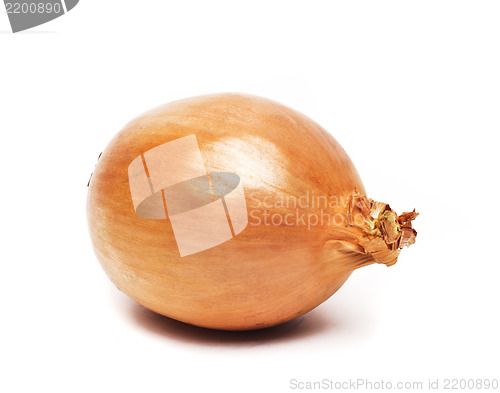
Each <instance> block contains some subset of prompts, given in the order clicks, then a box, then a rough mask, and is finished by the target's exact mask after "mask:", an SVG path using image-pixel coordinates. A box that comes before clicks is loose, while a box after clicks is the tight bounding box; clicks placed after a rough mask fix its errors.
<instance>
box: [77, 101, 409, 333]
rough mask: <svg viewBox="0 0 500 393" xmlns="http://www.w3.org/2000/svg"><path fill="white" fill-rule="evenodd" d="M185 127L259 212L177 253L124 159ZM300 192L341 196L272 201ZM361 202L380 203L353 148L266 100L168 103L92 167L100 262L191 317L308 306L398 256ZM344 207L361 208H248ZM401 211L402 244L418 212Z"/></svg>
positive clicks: (253, 319) (260, 320) (128, 287)
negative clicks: (304, 217) (271, 220)
mask: <svg viewBox="0 0 500 393" xmlns="http://www.w3.org/2000/svg"><path fill="white" fill-rule="evenodd" d="M192 134H194V135H196V139H197V142H198V145H199V148H200V151H201V154H202V157H203V161H204V163H205V166H206V169H207V172H230V173H235V174H238V175H239V176H240V179H241V183H242V185H243V188H244V192H245V198H246V204H247V208H248V211H249V214H250V213H252V212H253V217H254V219H252V218H251V219H249V224H248V226H247V227H246V228H245V229H244V230H243V231H242V232H241V233H240V234H238V235H237V236H235V237H234V238H232V239H231V240H229V241H226V242H225V243H222V244H220V245H218V246H216V247H214V248H211V249H208V250H205V251H202V252H199V253H195V254H192V255H188V256H184V257H180V255H179V250H178V247H177V244H176V241H175V237H174V234H173V230H172V225H171V223H170V222H169V220H148V219H143V218H141V217H139V216H138V215H137V214H136V212H135V211H134V206H133V205H132V199H131V191H130V184H129V179H128V167H129V165H130V163H131V162H132V161H133V160H134V159H135V158H136V157H138V156H140V155H141V154H143V153H144V152H146V151H148V150H150V149H152V148H154V147H156V146H159V145H161V144H163V143H166V142H169V141H172V140H175V139H177V138H181V137H185V136H188V135H192ZM306 195H309V196H325V197H329V198H330V200H333V199H334V198H336V200H337V201H338V203H337V205H335V206H332V204H329V205H328V206H326V205H321V206H312V204H311V203H310V202H309V204H308V205H307V206H306V208H299V213H297V208H296V207H293V206H281V205H280V203H279V201H280V200H286V198H287V197H288V198H289V199H288V200H289V201H291V200H293V198H295V200H298V198H300V197H302V198H303V200H304V196H306ZM356 198H357V199H356ZM354 199H355V201H354V202H353V200H354ZM359 200H362V201H365V202H366V203H372V205H371V208H372V211H374V210H373V209H375V208H376V206H375V205H374V202H373V201H371V202H367V201H369V200H368V199H367V198H366V197H365V189H364V187H363V184H362V182H361V179H360V177H359V175H358V173H357V171H356V169H355V167H354V165H353V163H352V162H351V160H350V159H349V157H348V155H347V154H346V153H345V151H344V150H343V149H342V147H341V146H340V145H339V144H338V143H337V141H336V140H335V139H334V138H333V137H332V136H331V135H330V134H329V133H328V132H326V131H325V130H324V129H323V128H321V127H320V126H319V125H318V124H316V123H315V122H314V121H312V120H311V119H309V118H308V117H306V116H304V115H303V114H301V113H299V112H297V111H295V110H292V109H290V108H288V107H285V106H283V105H281V104H278V103H276V102H273V101H270V100H267V99H264V98H260V97H255V96H249V95H242V94H217V95H210V96H201V97H194V98H189V99H185V100H180V101H175V102H172V103H169V104H166V105H164V106H161V107H158V108H156V109H153V110H151V111H149V112H147V113H145V114H143V115H141V116H139V117H137V118H136V119H135V120H133V121H131V122H130V123H129V124H127V125H126V126H125V127H124V129H123V130H122V131H121V132H119V133H118V134H117V135H116V136H115V138H114V139H113V140H112V141H111V142H110V144H109V145H108V147H107V148H106V149H105V151H104V152H103V153H102V156H101V157H100V159H99V161H98V163H97V165H96V168H95V171H94V173H93V176H92V179H91V181H90V184H89V192H88V199H87V216H88V222H89V228H90V235H91V239H92V243H93V246H94V250H95V253H96V255H97V257H98V259H99V261H100V263H101V265H102V267H103V268H104V270H105V271H106V273H107V275H108V276H109V277H110V278H111V280H112V281H113V283H114V284H115V285H116V286H117V287H118V288H119V289H120V290H121V291H123V292H124V293H125V294H127V295H128V296H129V297H130V298H132V299H134V300H135V301H137V302H138V303H140V304H142V305H143V306H145V307H147V308H149V309H151V310H153V311H155V312H157V313H159V314H162V315H165V316H167V317H170V318H173V319H176V320H179V321H183V322H186V323H189V324H193V325H197V326H202V327H208V328H214V329H224V330H249V329H257V328H263V327H268V326H273V325H277V324H280V323H283V322H285V321H289V320H291V319H293V318H295V317H298V316H300V315H302V314H304V313H306V312H308V311H310V310H311V309H313V308H315V307H316V306H318V305H319V304H321V303H322V302H324V301H325V300H326V299H328V298H329V297H330V296H331V295H332V294H334V293H335V292H336V291H337V290H338V289H339V288H340V287H341V286H342V284H343V283H344V282H345V281H346V280H347V278H348V277H349V276H350V274H351V272H352V271H353V270H354V269H356V268H358V267H360V266H364V265H367V264H371V263H374V262H379V263H387V264H388V265H389V264H392V263H394V262H395V261H396V259H397V255H398V253H399V248H398V247H397V246H398V245H399V243H396V246H395V247H394V246H393V247H392V248H393V249H392V250H391V249H390V247H389V246H388V245H387V244H386V243H385V241H384V239H385V240H387V238H390V239H392V238H391V237H390V236H389V235H387V234H386V233H383V234H381V233H380V231H379V232H378V234H377V233H375V232H374V233H371V234H368V233H367V229H366V228H365V226H366V225H367V224H366V222H367V221H366V220H365V221H363V219H364V218H366V217H368V218H369V219H368V221H370V222H371V225H372V226H374V227H373V228H375V229H373V228H372V229H373V230H376V229H377V228H379V229H380V228H382V227H383V226H384V225H383V223H382V221H377V220H376V218H377V217H375V218H373V220H371V219H370V216H369V212H370V208H368V210H367V212H368V213H366V212H365V215H366V214H368V216H366V217H365V216H362V212H361V210H362V209H360V208H358V207H356V205H355V204H356V203H357V202H356V201H359ZM349 203H350V204H351V205H350V206H349ZM377 208H378V207H377ZM349 209H350V213H351V214H356V212H357V217H361V221H360V222H357V223H353V222H351V223H349V222H348V220H347V219H346V220H343V219H342V220H341V219H337V221H336V222H335V223H333V222H330V223H328V221H327V220H326V218H325V216H323V217H324V221H323V223H321V222H320V223H317V224H316V225H307V223H306V224H305V225H302V222H301V221H298V222H294V223H293V224H294V225H287V224H286V223H285V222H283V223H281V224H280V225H264V223H263V222H261V223H260V224H259V225H257V223H258V222H257V219H256V218H255V217H260V218H262V217H263V214H265V212H267V213H269V215H270V216H275V217H280V216H281V217H285V216H286V215H287V214H292V215H294V216H295V217H299V216H300V214H302V213H304V214H310V215H311V216H314V215H316V216H318V217H320V216H321V215H322V214H326V215H331V216H332V217H333V216H335V217H337V218H339V217H343V218H344V217H348V210H349ZM259 211H261V213H259ZM391 212H392V210H390V208H389V210H387V211H386V213H385V214H386V216H387V215H389V216H390V217H392V216H391V214H392V213H391ZM372 214H374V213H372ZM376 214H378V210H377V213H376ZM407 214H409V213H407ZM415 215H416V213H415ZM288 217H291V216H288ZM380 217H381V218H382V216H380ZM400 217H401V216H400ZM397 219H398V217H397V215H396V216H395V220H396V224H390V225H396V226H397V227H398V228H396V232H395V233H399V232H401V231H403V229H402V228H403V226H404V225H406V227H408V229H405V231H407V232H405V236H406V238H405V240H404V242H405V244H408V243H409V244H411V243H412V242H413V241H414V236H415V235H416V232H415V234H414V235H413V237H412V239H411V241H410V240H409V239H408V238H409V237H411V235H412V233H410V232H409V231H414V230H413V229H411V220H412V219H414V216H411V217H410V218H409V221H408V219H407V221H405V223H401V224H397ZM393 221H394V220H393ZM387 225H389V224H387ZM398 231H399V232H398ZM389 232H390V231H389ZM382 235H385V238H384V237H383V236H382ZM389 241H392V240H389ZM400 242H402V240H400ZM409 244H408V245H409ZM402 245H403V244H401V246H402ZM388 261H390V262H388Z"/></svg>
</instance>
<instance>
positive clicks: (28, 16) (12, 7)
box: [4, 0, 79, 33]
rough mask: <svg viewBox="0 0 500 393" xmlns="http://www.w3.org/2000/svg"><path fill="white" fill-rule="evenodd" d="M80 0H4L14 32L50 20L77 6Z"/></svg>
mask: <svg viewBox="0 0 500 393" xmlns="http://www.w3.org/2000/svg"><path fill="white" fill-rule="evenodd" d="M78 2H79V0H4V3H5V8H6V11H7V15H8V17H9V22H10V26H11V28H12V32H13V33H17V32H19V31H23V30H27V29H31V28H32V27H35V26H40V25H43V24H44V23H47V22H50V21H51V20H54V19H56V18H58V17H60V16H61V15H64V14H65V13H66V12H68V11H70V10H72V9H73V8H75V6H76V5H77V4H78Z"/></svg>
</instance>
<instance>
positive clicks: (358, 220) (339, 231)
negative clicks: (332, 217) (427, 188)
mask: <svg viewBox="0 0 500 393" xmlns="http://www.w3.org/2000/svg"><path fill="white" fill-rule="evenodd" d="M345 216H346V218H347V224H344V225H343V226H342V227H335V228H334V231H332V233H333V235H332V237H330V238H329V240H328V241H327V242H326V244H325V252H326V253H327V254H328V256H329V257H330V258H333V259H335V260H337V261H338V260H340V261H341V265H343V266H344V268H346V269H349V270H354V269H357V268H359V267H362V266H367V265H371V264H373V263H381V264H384V265H386V266H392V265H394V264H395V263H396V262H397V260H398V256H399V253H400V251H401V249H402V248H403V247H405V246H406V247H409V246H411V245H412V244H413V243H415V238H416V236H417V232H416V231H415V230H414V229H413V228H412V221H413V220H414V219H415V218H416V217H417V216H418V213H416V212H415V210H413V211H412V212H407V213H403V214H401V215H398V214H397V213H396V212H395V211H394V210H392V209H391V207H390V206H389V205H388V204H387V203H382V202H376V201H374V200H372V199H369V198H367V197H366V196H364V195H362V194H360V193H358V192H357V191H354V192H353V193H352V194H351V195H350V196H349V199H348V204H347V206H346V207H345Z"/></svg>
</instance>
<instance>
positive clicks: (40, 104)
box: [0, 0, 500, 393]
mask: <svg viewBox="0 0 500 393" xmlns="http://www.w3.org/2000/svg"><path fill="white" fill-rule="evenodd" d="M3 11H4V10H3V6H2V12H3ZM499 21H500V3H499V2H497V1H467V2H466V1H456V0H455V1H435V0H433V1H418V2H407V1H400V0H398V1H344V2H332V1H308V2H306V1H252V2H242V1H176V2H174V1H155V0H141V1H123V0H121V1H120V0H108V1H92V0H82V1H81V2H80V4H79V5H78V6H77V7H76V8H75V9H74V10H72V11H71V12H69V13H68V15H65V16H63V17H61V18H59V19H56V20H54V21H52V22H50V23H48V24H45V25H43V26H39V27H37V28H34V29H32V30H29V31H27V32H25V33H19V34H12V33H10V32H9V28H10V27H9V25H8V20H7V17H6V14H4V13H2V14H0V30H1V34H0V58H1V62H0V83H1V84H0V132H1V139H0V146H1V152H2V154H0V164H1V175H2V183H1V186H0V187H1V192H0V202H1V214H0V228H1V229H0V231H1V237H0V239H1V240H0V242H1V243H0V245H1V249H2V254H1V256H0V258H1V270H0V302H1V322H0V363H1V364H0V391H2V392H9V393H10V392H94V391H97V392H105V391H107V392H118V391H120V392H184V391H185V392H197V391H199V392H289V391H299V390H298V389H296V390H293V389H291V387H292V386H291V383H290V380H291V379H297V380H298V381H317V380H321V379H323V378H326V379H332V380H334V381H346V380H348V379H349V378H354V379H357V378H363V379H364V378H367V379H369V380H370V381H373V382H379V381H382V380H384V381H390V382H392V383H394V384H395V383H396V382H398V381H410V382H411V381H423V382H424V386H426V384H427V381H428V380H429V379H432V380H435V379H436V378H440V384H441V387H442V386H443V383H444V379H446V378H459V379H460V378H474V379H476V378H490V379H491V378H500V373H499V370H500V367H499V366H500V359H499V353H500V351H499V350H500V344H499V334H498V333H499V331H500V321H499V299H500V291H499V285H498V280H499V273H500V258H499V256H498V244H499V240H498V222H499V207H498V195H499V194H498V192H499V183H498V169H499V167H500V165H499V159H498V137H497V135H498V133H499V131H500V111H499V109H500V51H499V49H500V23H499ZM224 91H236V92H247V93H252V94H257V95H261V96H265V97H268V98H271V99H274V100H277V101H279V102H282V103H284V104H286V105H288V106H291V107H293V108H295V109H297V110H299V111H301V112H303V113H305V114H307V115H308V116H309V117H311V118H313V119H314V120H316V121H317V122H318V123H320V124H321V125H322V126H324V127H325V128H326V129H328V130H329V131H330V132H331V133H332V134H333V135H334V136H335V138H336V139H337V140H338V141H339V142H340V143H341V144H342V145H343V147H344V148H345V149H346V151H347V152H348V154H349V155H350V156H351V158H352V160H353V161H354V163H355V165H356V166H357V169H358V171H359V173H360V175H361V177H362V179H363V181H364V183H365V186H366V189H367V191H368V194H369V196H370V197H372V198H374V199H377V200H381V201H386V202H389V203H391V206H392V207H393V208H395V209H396V210H397V211H398V212H400V211H402V210H408V209H413V208H414V207H416V208H417V210H418V211H419V212H420V213H421V215H420V216H419V217H418V219H417V220H416V221H415V225H414V226H415V227H416V229H417V230H418V231H419V235H418V238H417V242H416V244H415V245H414V246H412V247H411V248H410V249H405V250H404V251H403V252H402V254H401V257H400V260H399V262H398V263H397V264H396V265H395V266H393V267H391V268H386V267H384V266H379V265H377V266H370V267H367V268H363V269H360V270H359V271H357V272H355V273H354V274H353V276H352V277H351V278H350V279H349V281H348V282H347V283H346V284H345V285H344V286H343V288H342V289H341V290H340V291H339V292H338V293H337V294H335V295H334V296H333V297H332V298H331V299H330V300H328V301H327V302H326V303H324V304H323V305H321V306H320V307H318V308H317V309H315V310H314V311H312V312H310V313H309V314H307V315H306V316H304V317H302V318H300V319H298V320H295V321H293V322H291V323H288V324H286V325H284V326H281V327H277V328H273V329H268V330H264V331H256V332H247V333H234V332H229V333H225V332H219V331H209V330H203V329H199V328H195V327H191V326H188V325H184V324H181V323H178V322H175V321H171V320H169V319H167V318H164V317H160V316H157V315H155V314H153V313H151V312H149V311H147V310H145V309H143V308H142V307H141V306H139V305H137V304H135V303H134V302H133V301H131V300H129V299H128V298H127V297H126V296H125V295H123V294H122V293H120V292H119V291H118V290H117V289H116V288H115V287H114V286H113V285H112V284H111V282H110V281H109V279H108V278H107V277H106V275H105V274H104V272H103V271H102V269H101V267H100V265H99V263H98V261H97V259H96V258H95V256H94V254H93V251H92V248H91V244H90V240H89V236H88V232H87V223H86V214H85V200H86V192H87V188H86V185H87V181H88V179H89V176H90V173H91V172H92V171H93V168H94V164H95V162H96V159H97V156H98V154H99V153H100V152H101V151H102V150H103V148H104V147H105V146H106V144H107V143H108V141H109V140H110V139H111V138H112V136H113V135H114V134H115V133H116V132H117V131H119V130H120V128H121V127H122V126H123V125H124V124H125V123H126V122H128V121H129V120H131V119H132V118H133V117H135V116H136V115H138V114H140V113H142V112H143V111H145V110H148V109H150V108H151V107H154V106H157V105H159V104H162V103H165V102H168V101H172V100H175V99H179V98H184V97H189V96H193V95H198V94H206V93H214V92H224Z"/></svg>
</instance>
